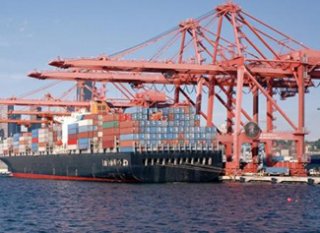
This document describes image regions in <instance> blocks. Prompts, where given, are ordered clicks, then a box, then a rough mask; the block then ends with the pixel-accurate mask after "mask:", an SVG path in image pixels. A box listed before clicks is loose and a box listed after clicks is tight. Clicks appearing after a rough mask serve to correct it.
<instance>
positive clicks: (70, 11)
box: [0, 0, 320, 139]
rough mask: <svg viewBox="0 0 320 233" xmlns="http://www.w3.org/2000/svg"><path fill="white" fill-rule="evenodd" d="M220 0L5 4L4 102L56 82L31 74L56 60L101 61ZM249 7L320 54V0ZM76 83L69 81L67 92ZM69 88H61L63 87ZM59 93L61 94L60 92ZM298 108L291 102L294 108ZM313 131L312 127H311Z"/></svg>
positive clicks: (310, 115)
mask: <svg viewBox="0 0 320 233" xmlns="http://www.w3.org/2000/svg"><path fill="white" fill-rule="evenodd" d="M224 2H225V1H220V0H219V1H218V0H197V1H195V0H183V1H182V0H181V1H172V0H161V1H150V0H139V1H129V0H108V1H106V0H90V1H87V0H86V1H85V0H68V1H65V0H55V1H49V0H27V1H20V0H0V4H1V7H0V88H1V92H0V97H1V98H5V97H11V96H20V95H21V94H23V93H26V92H28V91H29V90H33V89H37V88H40V87H42V86H44V85H47V84H49V83H50V82H53V81H39V80H33V79H31V78H28V77H27V73H28V72H30V71H33V70H35V69H37V70H48V69H52V67H50V66H48V65H47V64H48V62H49V61H50V60H52V59H55V58H57V57H59V56H60V57H63V58H75V57H94V56H99V55H102V54H112V53H114V52H116V51H120V50H122V49H125V48H128V47H131V46H132V45H135V44H138V43H140V42H142V41H145V40H146V39H148V38H151V37H153V36H154V35H157V34H159V33H161V32H163V31H166V30H167V29H170V28H172V27H174V26H176V25H177V24H179V22H181V21H183V20H185V19H187V18H196V17H198V16H200V15H203V14H204V13H206V12H208V11H210V10H212V9H214V8H215V7H216V6H217V5H218V4H221V3H224ZM234 2H236V3H238V4H239V5H240V6H241V7H242V8H243V9H245V10H246V11H247V12H249V13H251V14H252V15H254V16H257V17H258V18H259V19H261V20H263V21H264V22H267V23H268V24H270V25H272V26H274V27H276V28H277V29H279V30H280V31H283V32H285V33H286V34H288V35H290V36H292V37H293V38H295V39H297V40H298V41H301V42H303V43H304V44H306V45H308V46H309V47H311V48H313V49H320V30H319V25H320V18H319V16H318V14H319V9H320V1H318V0H281V1H279V0H268V1H260V0H237V1H234ZM68 85H69V86H70V85H71V84H70V83H65V84H63V87H64V86H65V87H66V88H67V86H68ZM62 89H63V88H59V90H62ZM57 92H58V90H57ZM319 97H320V89H314V90H312V91H311V93H310V94H309V95H307V96H306V101H307V102H306V126H307V128H308V129H309V130H310V134H309V136H308V138H310V139H315V138H319V137H320V130H317V129H319V128H320V123H319V122H320V121H319V120H317V119H319V117H320V111H317V107H320V103H319V101H318V100H319ZM291 108H292V106H291V105H290V102H288V109H289V111H290V109H291ZM311 129H312V130H311Z"/></svg>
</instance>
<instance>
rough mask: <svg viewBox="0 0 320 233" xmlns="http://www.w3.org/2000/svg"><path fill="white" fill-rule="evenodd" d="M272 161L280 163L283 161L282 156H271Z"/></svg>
mask: <svg viewBox="0 0 320 233" xmlns="http://www.w3.org/2000/svg"><path fill="white" fill-rule="evenodd" d="M272 161H273V162H282V161H284V156H282V155H280V156H273V157H272Z"/></svg>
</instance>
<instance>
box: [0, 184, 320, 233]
mask: <svg viewBox="0 0 320 233" xmlns="http://www.w3.org/2000/svg"><path fill="white" fill-rule="evenodd" d="M0 186H1V191H0V208H1V211H0V229H1V230H0V231H1V232H6V233H9V232H319V231H320V222H319V216H320V198H319V196H320V187H319V186H311V185H306V184H290V185H288V184H250V183H245V184H240V183H218V184H216V183H207V184H190V183H189V184H188V183H173V184H143V185H141V184H109V183H95V182H69V181H48V180H26V179H16V178H2V179H0Z"/></svg>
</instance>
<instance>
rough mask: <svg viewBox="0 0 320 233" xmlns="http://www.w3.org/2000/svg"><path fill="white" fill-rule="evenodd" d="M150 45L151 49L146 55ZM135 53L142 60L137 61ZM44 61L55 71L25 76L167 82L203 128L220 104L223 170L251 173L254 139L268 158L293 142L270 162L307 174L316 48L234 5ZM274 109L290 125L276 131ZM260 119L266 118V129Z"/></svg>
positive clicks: (319, 59)
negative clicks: (137, 40)
mask: <svg viewBox="0 0 320 233" xmlns="http://www.w3.org/2000/svg"><path fill="white" fill-rule="evenodd" d="M146 47H148V51H147V52H146V51H145V50H144V49H145V48H146ZM159 48H160V49H159ZM152 49H153V50H154V53H152V54H151V55H150V56H149V57H147V55H146V54H147V53H148V52H149V51H152ZM141 55H142V56H143V58H144V60H141V59H139V56H141ZM134 56H136V57H137V59H133V58H132V57H134ZM127 57H130V58H127ZM49 64H50V65H52V66H55V67H59V68H61V70H59V71H44V72H32V73H30V74H29V76H31V77H34V78H38V79H59V80H71V81H85V80H91V81H94V82H104V83H112V84H114V85H119V84H121V85H123V86H122V88H120V89H122V90H123V89H129V88H128V86H126V85H127V84H129V85H130V86H131V87H134V88H136V89H141V88H147V87H148V88H149V89H156V88H158V87H159V86H161V85H162V86H164V87H165V88H166V87H167V86H172V87H173V88H174V93H173V98H172V99H173V100H174V103H179V102H181V101H182V98H183V99H185V100H187V101H188V102H190V103H191V104H193V105H194V106H195V107H196V111H197V113H202V115H203V116H204V119H206V122H207V125H208V126H210V125H213V124H215V105H216V102H218V103H220V105H221V106H223V107H224V108H225V119H226V130H225V131H222V130H220V131H219V132H220V134H219V138H218V139H219V142H220V143H221V144H222V145H224V147H225V154H226V156H227V163H226V174H233V175H234V174H238V173H239V172H257V168H258V161H257V155H258V146H259V145H260V144H263V145H264V148H265V153H266V156H267V160H268V161H271V160H270V157H271V156H272V144H273V141H275V140H291V141H293V142H295V145H296V161H294V162H286V163H285V162H283V163H281V162H279V163H277V164H276V166H287V167H289V168H290V171H291V174H292V175H305V171H304V162H305V161H304V158H305V157H304V155H305V151H304V139H305V135H306V134H307V131H306V129H305V94H306V93H307V91H308V89H309V88H311V87H314V86H316V84H317V82H318V79H319V78H320V52H319V51H315V50H312V49H309V48H308V47H307V46H305V45H304V44H302V43H300V42H298V41H297V40H295V39H293V38H291V37H289V36H287V35H286V34H284V33H282V32H281V31H279V30H277V29H275V28H273V27H271V26H270V25H268V24H266V23H264V22H263V21H261V20H259V19H257V18H256V17H254V16H252V15H250V14H249V13H247V12H246V11H244V10H243V9H241V8H240V7H239V6H238V5H236V4H235V3H232V2H228V3H226V4H223V5H220V6H218V7H216V8H215V9H214V10H213V11H211V12H209V13H207V14H205V15H203V16H201V17H199V18H197V19H188V20H186V21H184V22H181V23H180V24H179V25H178V26H177V27H175V28H173V29H171V30H169V31H167V32H165V33H162V34H160V35H159V36H157V37H154V38H152V39H150V40H148V41H146V42H144V43H141V44H139V45H137V46H135V47H132V48H129V49H127V50H123V51H121V52H119V53H115V54H112V55H110V56H103V57H97V58H81V59H57V60H54V61H51V62H50V63H49ZM190 87H191V88H192V87H194V89H195V90H196V92H195V94H192V93H189V92H188V90H190V89H188V88H190ZM205 90H206V92H205ZM244 92H246V93H249V95H251V100H250V101H249V104H248V103H245V102H244ZM166 94H167V95H169V93H168V92H167V93H166ZM205 96H206V97H205ZM289 97H294V98H293V99H294V101H295V105H296V108H297V110H298V111H297V112H298V114H297V117H295V116H293V115H289V114H288V113H287V112H286V111H285V108H284V106H283V105H281V103H280V101H279V100H280V99H283V100H285V99H287V98H289ZM204 100H206V102H204ZM0 103H1V101H0ZM283 103H285V101H283ZM259 105H262V106H264V108H263V109H262V108H261V107H260V108H259ZM205 107H206V110H204V108H205ZM261 110H263V111H261ZM276 114H277V115H279V116H280V117H281V118H282V120H283V121H284V122H286V123H287V125H288V127H289V128H290V130H286V131H284V130H281V128H279V129H276V128H275V122H274V121H275V119H276V118H275V115H276ZM261 116H263V118H265V121H266V125H265V127H262V124H261V118H262V117H261ZM248 123H250V124H251V125H250V124H249V125H248ZM245 126H248V127H245ZM257 126H259V128H258V127H257ZM260 130H261V131H260ZM243 143H250V144H251V148H252V154H253V161H252V162H251V163H247V164H244V165H243V164H241V163H240V155H241V147H242V144H243ZM242 165H243V167H242ZM269 165H272V164H269Z"/></svg>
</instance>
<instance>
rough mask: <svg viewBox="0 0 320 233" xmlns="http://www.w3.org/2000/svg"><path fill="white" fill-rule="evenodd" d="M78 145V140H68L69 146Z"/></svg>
mask: <svg viewBox="0 0 320 233" xmlns="http://www.w3.org/2000/svg"><path fill="white" fill-rule="evenodd" d="M77 143H78V139H77V138H72V139H69V138H68V145H75V144H77ZM39 146H40V145H39Z"/></svg>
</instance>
